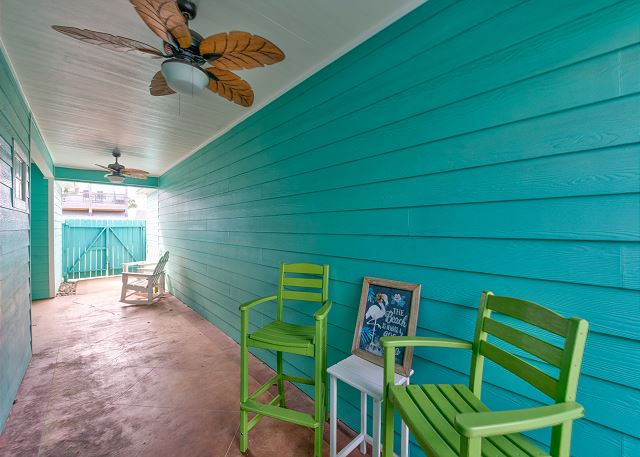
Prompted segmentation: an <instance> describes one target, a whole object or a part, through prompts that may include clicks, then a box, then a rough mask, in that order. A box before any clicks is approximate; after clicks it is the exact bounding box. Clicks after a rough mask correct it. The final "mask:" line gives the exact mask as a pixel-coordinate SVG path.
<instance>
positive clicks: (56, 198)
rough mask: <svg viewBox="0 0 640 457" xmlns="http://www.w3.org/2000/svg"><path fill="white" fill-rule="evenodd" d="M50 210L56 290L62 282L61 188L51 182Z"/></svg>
mask: <svg viewBox="0 0 640 457" xmlns="http://www.w3.org/2000/svg"><path fill="white" fill-rule="evenodd" d="M51 204H52V208H51V209H52V212H53V259H54V265H53V276H52V277H53V281H54V291H55V292H57V291H58V287H60V283H61V282H62V222H63V221H64V219H63V218H62V188H61V187H60V184H58V183H56V182H54V183H53V198H52V202H51Z"/></svg>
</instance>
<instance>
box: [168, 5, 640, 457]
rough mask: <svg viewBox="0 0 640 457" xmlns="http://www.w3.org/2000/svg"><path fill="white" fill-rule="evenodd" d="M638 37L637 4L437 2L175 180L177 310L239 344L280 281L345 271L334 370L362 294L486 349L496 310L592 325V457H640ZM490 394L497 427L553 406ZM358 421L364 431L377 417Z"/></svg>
mask: <svg viewBox="0 0 640 457" xmlns="http://www.w3.org/2000/svg"><path fill="white" fill-rule="evenodd" d="M639 22H640V4H638V3H637V2H633V1H607V0H593V1H572V0H563V1H561V2H552V1H550V0H549V1H546V0H545V1H538V2H519V1H504V2H502V1H501V2H490V4H488V5H486V8H476V7H474V3H473V2H472V1H465V0H463V1H436V0H431V1H430V2H428V3H426V4H425V5H423V6H422V7H420V8H418V9H417V10H415V11H414V12H412V13H411V14H409V15H407V16H406V17H405V18H402V19H401V20H399V21H397V22H396V23H395V24H393V25H392V26H390V27H389V28H387V29H386V30H385V31H383V32H381V33H380V34H378V35H376V36H375V37H373V38H371V39H370V40H368V41H366V42H365V43H363V44H362V45H361V46H359V47H357V48H356V49H354V50H353V51H351V52H350V53H348V54H346V55H345V56H343V57H341V58H340V59H338V60H337V61H336V62H334V63H333V64H331V65H329V66H328V67H326V68H325V69H323V70H322V71H320V72H318V73H317V74H316V75H313V76H312V77H310V78H309V79H307V80H306V81H304V82H303V83H301V84H300V85H298V86H297V87H295V88H293V89H292V90H290V91H289V92H288V93H287V94H284V95H283V96H282V97H280V98H279V99H278V100H276V101H274V102H273V103H271V104H270V105H268V106H266V107H264V108H263V109H262V110H260V111H259V112H257V113H255V114H254V115H252V116H250V117H249V118H248V119H246V120H245V121H244V122H242V123H241V124H239V125H237V126H235V127H234V128H233V129H231V130H230V131H229V132H227V133H226V134H225V135H223V136H222V137H220V138H217V139H215V140H214V141H212V142H211V143H210V144H208V145H206V146H204V147H203V148H202V149H201V150H199V151H197V152H196V153H195V154H194V155H193V156H191V157H190V158H189V159H187V160H185V161H183V162H182V163H180V164H178V165H177V166H176V167H174V168H173V169H172V170H170V171H169V172H167V173H165V174H164V175H163V176H161V177H160V180H159V181H160V186H159V193H158V213H159V230H158V240H159V245H160V247H161V249H163V250H164V249H168V250H169V251H171V256H172V260H171V262H170V264H169V267H168V268H169V287H170V289H171V291H172V292H173V293H175V295H176V296H177V297H178V298H180V299H182V300H183V301H185V302H186V303H188V304H189V305H190V306H192V307H193V308H194V309H195V310H196V311H197V312H199V313H201V314H202V315H203V316H205V317H206V318H207V319H209V320H210V321H211V322H213V323H214V324H216V325H218V326H219V327H220V328H221V329H222V330H223V331H225V332H226V333H228V334H229V335H230V336H231V337H233V338H236V339H237V338H238V336H239V335H238V329H239V316H238V310H237V306H238V304H239V303H242V302H244V301H246V300H249V299H251V298H254V297H256V296H260V295H266V294H269V293H272V291H273V290H274V288H275V281H276V279H277V268H278V265H279V264H280V262H283V261H284V262H315V263H329V264H331V266H332V273H331V286H330V288H331V295H332V299H333V300H334V308H333V310H332V313H331V315H330V317H329V333H330V338H329V344H328V345H329V354H328V357H329V362H330V363H335V362H337V361H338V360H340V359H342V358H344V357H346V356H347V355H348V354H349V353H350V346H351V338H352V335H353V328H354V325H355V316H356V313H357V307H358V300H359V295H360V287H361V283H362V276H364V275H370V276H377V277H386V278H390V279H399V280H404V281H410V282H419V283H421V284H422V285H423V288H422V297H421V302H422V303H421V311H420V316H419V320H418V328H419V329H418V332H419V333H423V334H430V335H437V336H450V337H458V338H466V339H468V338H470V337H471V334H472V331H473V326H474V319H475V312H476V308H477V306H478V299H479V296H480V293H481V291H482V290H486V289H490V290H494V291H495V292H496V293H500V294H504V295H511V296H519V297H524V298H527V299H530V300H534V301H537V302H540V303H543V304H545V305H547V306H549V307H551V308H553V309H554V310H556V311H558V312H560V313H562V314H564V315H577V316H581V317H583V318H585V319H587V320H589V322H590V324H591V335H590V337H589V342H588V345H587V349H586V353H585V360H584V369H583V376H582V380H581V385H580V391H579V400H580V401H581V402H583V403H584V404H585V407H586V410H587V415H586V418H585V419H584V420H582V421H579V422H578V423H577V424H576V427H575V438H574V441H573V448H572V455H574V456H577V457H588V456H591V455H598V456H603V457H614V456H619V455H633V451H634V450H636V449H638V439H639V438H640V431H639V430H638V428H637V425H636V424H637V422H638V420H640V418H639V417H638V405H639V403H640V368H638V367H639V366H640V359H638V357H639V356H638V354H639V353H640V351H639V349H640V267H639V265H640V130H639V129H638V128H637V125H636V122H635V120H637V119H640V29H639V28H638V27H637V24H638V23H639ZM391 63H392V64H391ZM274 312H275V310H274V309H273V307H272V306H265V307H264V308H261V309H260V310H256V311H255V312H254V313H253V315H252V320H251V322H250V326H251V327H252V328H256V327H257V326H259V325H262V324H264V323H265V322H267V321H269V320H270V319H272V318H273V316H274ZM288 318H289V319H291V320H292V321H294V322H303V321H305V320H307V319H310V314H309V312H308V310H305V309H293V310H290V312H289V314H288ZM255 354H256V355H257V356H258V357H260V358H262V359H263V360H264V361H265V362H266V363H269V364H271V365H272V366H273V365H274V364H275V358H274V357H273V355H272V354H270V353H268V352H266V351H256V352H255ZM531 362H532V363H539V362H538V361H534V360H531ZM468 367H469V360H468V356H466V355H461V354H460V353H454V354H451V353H446V352H442V351H435V350H424V351H423V350H420V351H417V354H416V357H415V361H414V368H415V369H416V371H417V373H418V374H417V375H416V379H415V380H414V381H413V382H419V381H425V380H426V381H429V382H452V381H453V382H465V381H466V376H467V371H468ZM541 368H542V369H545V370H546V369H548V367H545V366H542V367H541ZM286 369H287V370H289V371H290V372H291V373H292V374H298V375H305V374H308V373H309V372H310V370H311V369H312V367H311V366H310V364H309V363H307V362H305V361H298V360H297V359H296V360H295V361H293V360H289V361H286ZM487 380H488V383H487V388H486V389H485V400H486V401H487V402H489V403H490V404H491V405H492V406H494V407H496V408H520V407H525V406H530V405H532V404H539V402H541V401H544V398H542V397H541V396H540V395H539V394H538V393H536V392H535V391H534V390H533V389H531V388H530V387H529V386H528V385H526V383H524V382H522V381H518V380H514V379H512V378H510V377H509V376H507V375H505V374H504V373H502V372H501V370H500V369H498V368H497V367H490V368H488V370H487ZM306 391H307V392H308V393H310V392H309V391H308V390H306ZM339 402H340V411H341V419H343V420H345V422H346V423H347V424H348V425H350V426H353V427H355V428H357V427H358V422H359V421H358V414H357V409H358V407H359V403H358V398H357V396H356V395H355V394H354V392H350V391H348V390H346V389H345V392H341V394H340V398H339ZM531 437H532V438H533V439H535V440H537V441H540V442H542V443H545V442H548V432H544V431H543V432H535V433H532V434H531ZM630 452H631V454H629V453H630ZM625 453H626V454H625ZM412 455H422V454H421V451H420V450H419V449H417V447H415V446H413V447H412Z"/></svg>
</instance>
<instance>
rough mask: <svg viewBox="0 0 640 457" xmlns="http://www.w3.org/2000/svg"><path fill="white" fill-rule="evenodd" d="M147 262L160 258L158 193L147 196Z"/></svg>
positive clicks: (154, 192)
mask: <svg viewBox="0 0 640 457" xmlns="http://www.w3.org/2000/svg"><path fill="white" fill-rule="evenodd" d="M146 216H147V218H146V220H147V260H148V261H156V260H158V259H159V258H160V245H159V244H158V191H153V192H151V193H149V194H147V215H146Z"/></svg>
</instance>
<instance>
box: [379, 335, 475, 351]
mask: <svg viewBox="0 0 640 457" xmlns="http://www.w3.org/2000/svg"><path fill="white" fill-rule="evenodd" d="M380 344H382V347H384V348H396V347H399V346H431V347H438V348H453V349H471V346H472V345H471V343H469V342H468V341H463V340H455V339H453V338H431V337H427V336H383V337H382V338H380Z"/></svg>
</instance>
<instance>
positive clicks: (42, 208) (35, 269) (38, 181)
mask: <svg viewBox="0 0 640 457" xmlns="http://www.w3.org/2000/svg"><path fill="white" fill-rule="evenodd" d="M49 269H50V265H49V182H48V180H47V179H45V177H44V175H43V174H42V172H41V171H40V169H39V168H38V166H37V165H36V164H32V165H31V295H32V298H33V299H34V300H39V299H42V298H49V297H50V296H51V295H50V290H49V279H50V278H49Z"/></svg>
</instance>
